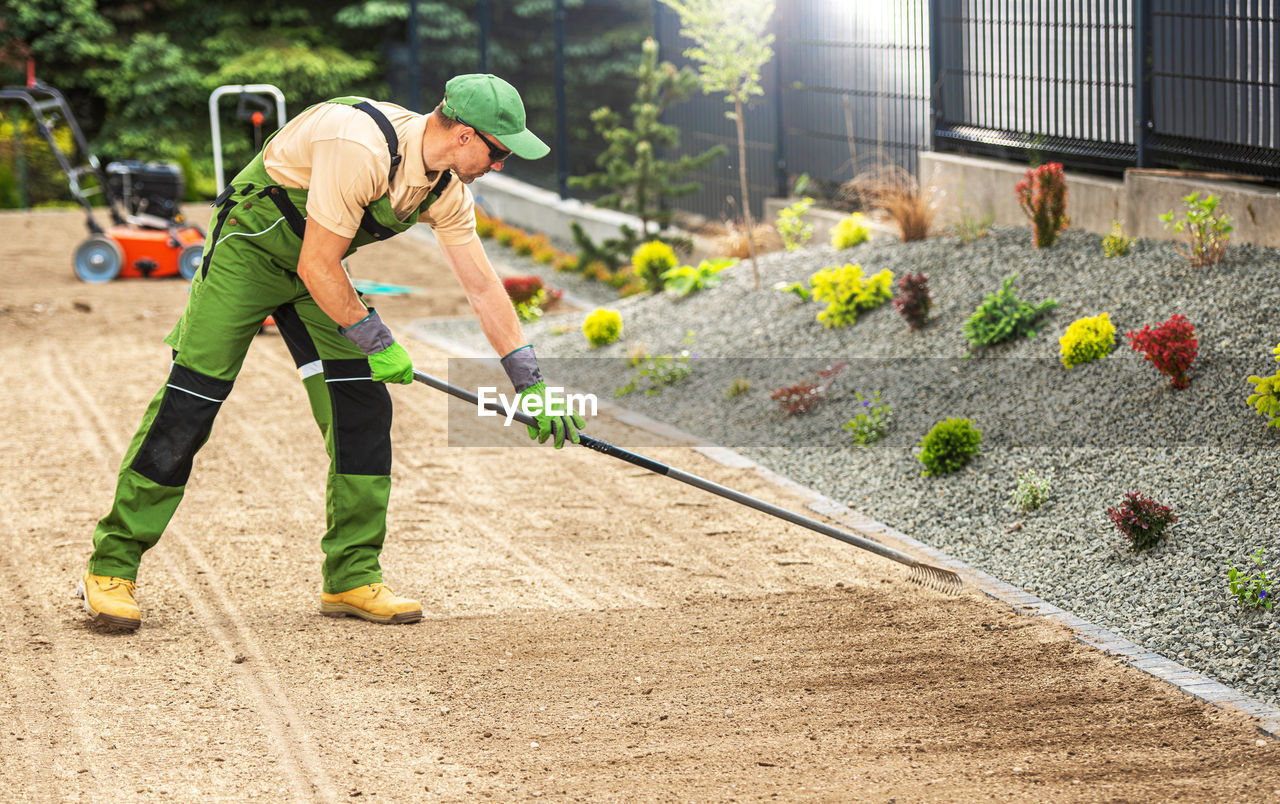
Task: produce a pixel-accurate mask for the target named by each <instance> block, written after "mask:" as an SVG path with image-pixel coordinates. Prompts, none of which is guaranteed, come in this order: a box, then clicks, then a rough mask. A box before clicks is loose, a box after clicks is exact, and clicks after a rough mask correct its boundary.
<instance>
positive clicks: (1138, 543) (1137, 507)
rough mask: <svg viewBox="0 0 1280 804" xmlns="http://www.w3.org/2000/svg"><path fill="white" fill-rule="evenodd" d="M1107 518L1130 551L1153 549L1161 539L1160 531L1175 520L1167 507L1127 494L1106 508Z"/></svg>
mask: <svg viewBox="0 0 1280 804" xmlns="http://www.w3.org/2000/svg"><path fill="white" fill-rule="evenodd" d="M1107 516H1108V517H1109V518H1110V519H1111V521H1112V522H1114V523H1115V525H1116V527H1117V528H1118V529H1119V530H1120V533H1121V534H1122V535H1123V536H1124V537H1125V538H1126V539H1128V540H1129V545H1130V546H1131V547H1132V548H1133V549H1134V550H1146V549H1148V548H1150V547H1154V546H1155V544H1156V542H1158V541H1160V539H1161V538H1163V536H1164V529H1165V528H1167V527H1169V525H1171V524H1173V523H1174V522H1177V521H1178V516H1177V514H1175V513H1173V508H1172V507H1170V506H1168V505H1161V504H1160V503H1158V502H1156V501H1155V500H1153V499H1151V498H1150V497H1147V496H1144V495H1143V494H1142V493H1141V492H1137V491H1131V492H1129V493H1128V494H1126V495H1124V501H1123V502H1121V503H1120V504H1119V505H1117V506H1113V507H1111V508H1108V509H1107Z"/></svg>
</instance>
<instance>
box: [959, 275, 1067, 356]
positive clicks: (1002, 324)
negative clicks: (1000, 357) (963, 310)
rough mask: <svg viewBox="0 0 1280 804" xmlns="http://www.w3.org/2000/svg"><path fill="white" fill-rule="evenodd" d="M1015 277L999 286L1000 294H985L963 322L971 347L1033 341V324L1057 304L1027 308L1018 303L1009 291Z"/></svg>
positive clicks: (1011, 290)
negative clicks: (1019, 340) (1026, 339)
mask: <svg viewBox="0 0 1280 804" xmlns="http://www.w3.org/2000/svg"><path fill="white" fill-rule="evenodd" d="M1017 279H1018V275H1017V274H1014V275H1013V276H1010V277H1009V278H1008V279H1006V280H1004V283H1003V284H1002V285H1001V286H1000V290H999V291H997V292H995V293H989V294H987V297H986V298H985V299H983V300H982V304H980V305H978V309H977V310H975V311H974V312H973V315H971V316H969V320H968V321H965V322H964V336H965V338H967V339H968V340H969V343H971V344H973V345H974V346H992V345H994V344H997V343H1003V342H1004V341H1008V340H1013V339H1014V338H1018V337H1021V336H1023V335H1025V336H1027V337H1028V338H1034V337H1035V336H1036V331H1035V329H1034V327H1035V325H1036V322H1037V321H1039V320H1040V318H1041V317H1042V316H1043V315H1044V314H1045V313H1047V312H1049V311H1050V310H1052V309H1053V308H1055V307H1057V306H1058V303H1057V302H1056V301H1054V300H1053V299H1047V300H1045V301H1043V302H1040V304H1037V305H1031V304H1028V303H1027V302H1024V301H1022V300H1021V299H1019V298H1018V297H1017V296H1016V295H1015V294H1014V290H1013V283H1014V282H1015V281H1017Z"/></svg>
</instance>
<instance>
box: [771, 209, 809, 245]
mask: <svg viewBox="0 0 1280 804" xmlns="http://www.w3.org/2000/svg"><path fill="white" fill-rule="evenodd" d="M811 206H813V199H812V198H804V199H801V200H800V201H797V202H795V203H794V204H792V205H791V206H788V207H785V208H784V209H781V210H779V211H778V220H777V221H775V222H774V224H773V228H775V229H777V230H778V235H779V236H780V237H781V238H782V245H783V246H784V247H785V248H786V249H787V251H795V250H796V249H798V248H800V247H801V246H803V245H804V244H805V243H808V242H809V238H811V237H813V224H812V223H809V222H808V221H806V220H805V219H804V215H805V213H806V212H808V211H809V207H811Z"/></svg>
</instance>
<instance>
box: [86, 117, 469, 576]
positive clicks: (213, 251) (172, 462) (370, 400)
mask: <svg viewBox="0 0 1280 804" xmlns="http://www.w3.org/2000/svg"><path fill="white" fill-rule="evenodd" d="M327 102H328V103H341V104H346V105H348V106H353V107H355V108H357V109H360V110H361V111H362V112H364V113H366V114H368V115H369V116H370V117H372V118H373V120H374V121H375V122H376V123H377V124H378V127H379V129H381V130H382V133H383V135H384V136H385V137H386V139H387V147H388V149H389V150H390V152H391V174H390V175H391V178H394V177H395V174H396V170H397V168H398V166H399V163H400V156H399V155H398V154H397V149H398V141H397V137H396V134H395V131H394V130H393V129H392V127H391V124H390V122H389V121H388V120H387V119H386V117H385V116H384V115H383V114H382V113H381V112H380V111H378V109H377V108H376V107H374V106H373V105H372V104H370V103H368V102H366V101H364V100H363V99H362V98H338V99H335V100H332V101H327ZM449 177H450V174H448V173H445V175H444V178H443V179H442V180H441V183H440V184H438V185H437V186H436V187H435V188H434V189H433V190H432V192H431V194H430V195H428V196H427V199H426V200H425V201H424V202H423V203H422V204H421V205H420V206H419V207H418V209H417V210H416V211H414V212H413V213H411V214H410V215H409V216H408V219H407V220H404V221H401V220H398V219H397V218H396V216H395V213H394V212H393V211H392V208H391V201H390V199H389V198H388V197H387V196H383V197H381V198H379V199H377V200H376V201H374V202H373V203H372V204H370V205H369V206H368V207H367V208H366V209H365V214H364V217H363V219H362V220H361V223H360V231H359V232H358V233H357V234H356V236H355V238H354V239H353V240H352V242H351V248H350V250H349V251H348V252H347V253H348V254H350V253H351V252H353V251H355V250H356V249H357V248H359V247H360V246H363V245H366V244H368V243H372V242H376V241H379V240H385V239H387V238H389V237H393V236H395V235H396V234H399V233H400V232H403V231H405V230H407V229H408V228H409V227H410V226H412V225H413V224H414V223H416V222H417V220H418V216H419V215H421V214H422V213H423V212H424V211H425V210H426V208H427V207H428V206H430V205H431V204H432V203H433V202H434V201H435V200H436V199H437V198H439V194H440V192H442V191H443V189H444V187H445V185H446V184H447V183H448V181H449ZM214 203H215V205H216V206H218V212H217V214H216V216H215V218H214V222H213V225H212V228H211V231H210V234H209V237H208V239H207V240H206V241H205V247H204V260H203V263H202V265H201V268H200V270H199V271H198V272H197V273H196V276H195V278H194V279H193V280H192V283H191V293H190V297H189V298H188V300H187V307H186V310H185V311H184V312H183V314H182V318H181V319H180V320H179V321H178V324H177V325H176V326H175V327H174V328H173V331H172V332H170V333H169V336H168V337H167V338H166V339H165V342H166V343H168V344H169V345H170V346H171V347H173V349H174V357H173V365H172V368H171V370H170V373H169V377H168V379H167V381H166V382H165V385H164V387H162V388H161V389H160V391H159V393H157V394H156V396H155V398H154V399H152V400H151V404H150V406H149V407H148V408H147V412H146V414H145V415H144V417H143V420H142V425H141V427H140V428H139V429H138V432H137V434H136V435H134V437H133V440H132V442H131V443H130V444H129V449H128V451H127V452H126V453H125V457H124V462H123V464H122V465H121V468H120V474H119V478H118V482H117V486H116V495H115V501H114V503H113V505H112V508H111V511H110V513H108V514H107V515H106V516H105V517H103V518H102V519H101V520H100V521H99V522H98V526H97V528H96V529H95V531H94V534H93V543H94V552H93V556H92V557H91V558H90V560H89V572H91V573H93V574H94V575H109V576H115V577H119V578H126V579H129V580H135V579H136V578H137V572H138V564H139V563H140V561H141V559H142V553H143V552H144V551H146V550H147V549H148V548H150V547H152V546H154V545H155V543H156V542H157V541H159V539H160V536H161V534H162V533H163V532H164V529H165V528H166V527H167V526H168V524H169V520H170V518H172V516H173V513H174V511H175V510H176V509H177V507H178V503H179V502H180V501H181V500H182V495H183V492H184V491H185V488H186V483H187V479H188V478H189V476H190V474H191V464H192V460H193V458H194V457H195V454H196V452H197V451H198V450H199V449H200V447H202V446H203V445H204V443H205V442H206V441H207V440H208V438H209V432H210V430H211V428H212V427H213V420H214V417H215V416H217V413H218V410H219V408H220V407H221V405H222V402H223V401H224V400H225V399H226V398H227V395H228V394H229V393H230V392H231V388H232V385H233V383H234V381H235V378H236V375H237V374H239V372H240V367H241V365H242V364H243V362H244V357H245V354H246V352H248V350H249V345H250V344H251V343H252V342H253V339H254V336H255V335H256V334H257V332H258V330H259V329H260V327H261V325H262V321H263V320H264V319H265V318H266V317H267V316H268V315H271V316H274V318H275V322H276V326H277V328H278V329H279V331H280V334H281V336H282V337H283V339H284V341H285V343H286V344H287V345H288V347H289V351H290V353H291V354H292V356H293V359H294V362H295V363H296V364H297V366H298V369H299V372H300V373H301V375H302V382H303V385H304V387H305V388H306V391H307V396H308V398H309V400H310V403H311V412H312V414H313V415H314V416H315V420H316V423H317V424H318V425H319V426H320V432H321V434H322V435H323V436H324V442H325V449H326V450H327V451H328V453H329V460H330V464H329V477H328V484H327V488H326V490H325V519H326V530H325V534H324V537H323V539H322V540H321V543H320V544H321V548H322V549H323V551H324V554H325V559H324V564H323V567H322V575H323V578H324V591H325V592H329V593H336V592H342V591H346V590H348V589H353V588H355V587H357V586H361V585H363V584H368V583H376V582H379V581H381V580H382V570H381V567H380V565H379V564H378V555H379V553H380V552H381V550H382V542H383V539H384V537H385V536H386V513H387V500H388V498H389V496H390V492H391V478H390V472H391V395H390V394H389V393H388V392H387V388H386V386H385V385H384V384H383V383H379V382H373V381H372V380H371V379H370V378H369V361H368V359H367V358H366V357H365V355H364V354H363V353H362V352H361V351H360V350H359V349H357V348H356V347H355V346H354V345H353V344H352V343H351V342H350V341H348V340H347V339H346V338H344V337H342V335H341V334H339V332H338V325H337V323H335V322H334V321H333V319H331V318H330V317H329V316H328V315H326V314H325V313H324V312H323V311H321V310H320V307H319V306H318V305H317V304H316V303H315V301H314V300H313V299H312V298H311V295H310V293H308V292H307V289H306V286H305V285H303V283H302V280H300V279H299V278H298V273H297V269H298V254H299V252H300V250H301V248H302V236H303V231H304V228H305V225H306V219H305V217H304V214H305V210H306V208H307V191H306V190H300V189H294V188H286V187H281V186H280V185H278V184H276V183H275V182H274V181H273V180H272V179H271V177H270V176H269V175H268V174H267V171H266V168H265V167H264V166H263V163H262V154H261V153H259V154H258V155H257V156H255V157H254V159H253V161H252V162H250V163H249V165H248V166H247V167H245V169H244V170H242V171H240V173H239V174H237V175H236V177H235V179H233V180H232V182H231V184H230V186H228V187H227V188H226V190H225V191H224V192H223V193H222V195H221V196H219V198H218V199H217V200H216V201H215V202H214Z"/></svg>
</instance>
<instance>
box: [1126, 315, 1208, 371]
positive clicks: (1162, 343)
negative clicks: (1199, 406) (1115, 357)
mask: <svg viewBox="0 0 1280 804" xmlns="http://www.w3.org/2000/svg"><path fill="white" fill-rule="evenodd" d="M1195 331H1196V328H1195V327H1193V326H1192V325H1191V322H1190V321H1188V320H1187V319H1185V318H1183V317H1182V314H1180V313H1174V314H1173V315H1172V316H1170V317H1169V320H1168V321H1166V322H1164V323H1163V324H1158V325H1157V326H1156V327H1155V328H1154V329H1152V328H1151V327H1150V326H1145V327H1143V328H1142V330H1141V331H1140V332H1134V331H1133V330H1129V331H1128V332H1126V333H1125V334H1124V336H1125V337H1126V338H1128V339H1129V346H1130V347H1131V348H1132V349H1133V351H1135V352H1142V354H1143V356H1144V357H1145V358H1146V359H1147V362H1149V363H1150V364H1151V365H1153V366H1155V367H1156V368H1157V369H1159V370H1160V372H1161V373H1162V374H1165V375H1166V376H1168V377H1169V379H1170V380H1172V383H1173V387H1174V388H1186V387H1188V386H1190V385H1191V380H1189V379H1188V378H1187V372H1189V371H1190V370H1191V363H1192V362H1193V361H1194V360H1195V359H1196V353H1197V352H1198V351H1199V349H1200V344H1199V342H1198V341H1197V340H1196V338H1195Z"/></svg>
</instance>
